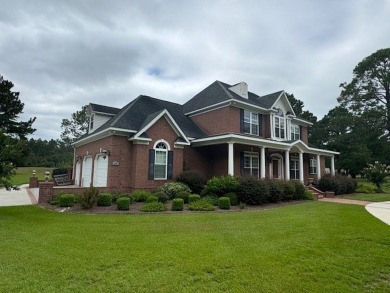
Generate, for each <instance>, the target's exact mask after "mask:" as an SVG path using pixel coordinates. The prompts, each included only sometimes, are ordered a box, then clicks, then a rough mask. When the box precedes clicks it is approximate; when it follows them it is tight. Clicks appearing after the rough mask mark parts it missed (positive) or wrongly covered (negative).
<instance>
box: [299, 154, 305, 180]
mask: <svg viewBox="0 0 390 293" xmlns="http://www.w3.org/2000/svg"><path fill="white" fill-rule="evenodd" d="M299 180H300V181H301V182H302V183H304V178H303V153H299Z"/></svg>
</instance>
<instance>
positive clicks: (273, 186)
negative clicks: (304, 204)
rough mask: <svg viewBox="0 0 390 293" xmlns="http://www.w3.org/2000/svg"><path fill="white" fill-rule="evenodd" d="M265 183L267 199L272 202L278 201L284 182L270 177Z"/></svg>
mask: <svg viewBox="0 0 390 293" xmlns="http://www.w3.org/2000/svg"><path fill="white" fill-rule="evenodd" d="M267 185H268V189H269V194H268V198H267V201H268V202H272V203H276V202H279V201H280V200H281V199H282V198H283V192H284V188H283V186H284V182H283V181H281V180H277V179H270V180H267Z"/></svg>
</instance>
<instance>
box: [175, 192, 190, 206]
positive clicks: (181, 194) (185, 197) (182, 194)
mask: <svg viewBox="0 0 390 293" xmlns="http://www.w3.org/2000/svg"><path fill="white" fill-rule="evenodd" d="M190 195H191V193H189V192H187V191H180V192H178V193H177V194H176V198H182V199H183V200H184V203H188V198H189V197H190Z"/></svg>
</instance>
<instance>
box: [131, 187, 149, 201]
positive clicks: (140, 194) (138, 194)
mask: <svg viewBox="0 0 390 293" xmlns="http://www.w3.org/2000/svg"><path fill="white" fill-rule="evenodd" d="M130 195H131V196H132V197H133V198H134V201H136V202H145V201H146V199H147V198H148V197H149V196H151V195H152V194H151V193H150V192H147V191H145V190H142V189H138V190H134V191H133V192H132V193H131V194H130Z"/></svg>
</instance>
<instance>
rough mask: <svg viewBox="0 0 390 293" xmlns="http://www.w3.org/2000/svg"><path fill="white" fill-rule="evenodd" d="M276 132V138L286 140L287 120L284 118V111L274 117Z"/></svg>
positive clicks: (279, 111)
mask: <svg viewBox="0 0 390 293" xmlns="http://www.w3.org/2000/svg"><path fill="white" fill-rule="evenodd" d="M274 126H275V127H274V130H275V137H276V138H285V137H286V120H285V118H284V114H283V111H282V110H281V109H279V110H278V113H276V114H275V116H274Z"/></svg>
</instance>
